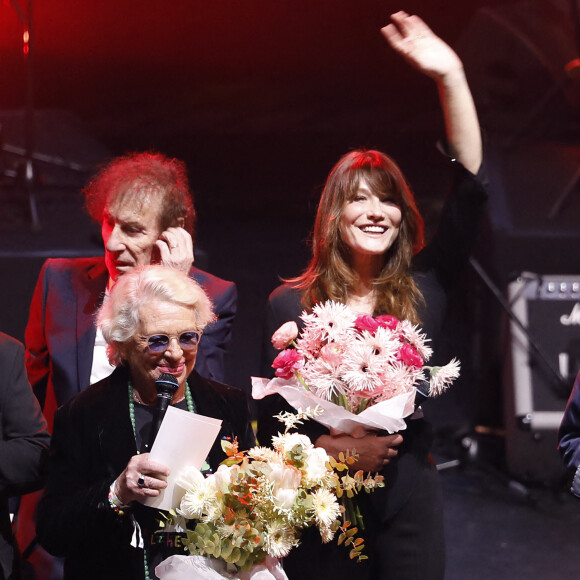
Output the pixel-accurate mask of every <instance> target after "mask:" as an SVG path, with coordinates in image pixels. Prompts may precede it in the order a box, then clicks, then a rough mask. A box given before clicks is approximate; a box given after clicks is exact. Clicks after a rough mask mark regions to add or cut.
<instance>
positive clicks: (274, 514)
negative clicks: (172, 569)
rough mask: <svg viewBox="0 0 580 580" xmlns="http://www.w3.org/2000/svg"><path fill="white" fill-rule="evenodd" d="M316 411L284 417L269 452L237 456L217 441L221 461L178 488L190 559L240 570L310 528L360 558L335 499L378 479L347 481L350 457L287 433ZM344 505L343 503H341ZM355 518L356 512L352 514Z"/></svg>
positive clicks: (233, 445)
mask: <svg viewBox="0 0 580 580" xmlns="http://www.w3.org/2000/svg"><path fill="white" fill-rule="evenodd" d="M319 413H320V410H319V409H307V410H306V411H301V410H299V411H298V412H297V413H282V414H280V415H279V416H278V418H279V419H280V420H281V421H282V422H284V423H285V425H286V430H285V432H284V433H283V434H279V435H278V436H277V437H274V438H273V447H274V448H273V449H269V448H265V447H254V448H252V449H250V450H248V451H239V450H238V447H237V441H234V442H229V441H223V442H222V447H223V449H224V451H225V453H226V455H227V458H226V460H225V461H224V462H222V465H220V467H219V468H218V470H217V471H216V473H214V474H211V475H209V476H208V477H204V476H203V475H202V474H201V473H200V472H199V471H198V470H197V469H190V470H189V471H188V472H187V473H186V474H184V475H183V476H182V477H181V478H180V480H179V481H178V484H179V485H180V486H181V487H183V488H184V489H185V490H186V493H185V495H184V497H183V500H182V502H181V505H180V507H179V509H178V510H177V514H178V515H179V516H181V517H184V518H185V519H186V520H189V525H188V528H189V529H188V530H187V539H186V540H185V542H184V543H185V544H186V546H187V548H188V550H189V553H190V554H192V555H201V556H208V557H213V558H219V559H222V560H224V561H225V562H227V563H229V564H233V565H235V566H236V567H237V568H238V569H240V570H242V571H247V570H249V569H250V568H252V566H254V565H256V564H260V563H261V562H263V561H264V560H265V559H266V557H267V556H268V555H270V556H272V557H274V558H283V557H284V556H286V555H287V554H288V553H289V552H290V550H291V549H292V548H293V547H295V546H298V544H299V542H300V534H301V532H302V530H304V529H306V528H309V527H312V526H316V527H317V528H318V530H319V532H320V535H321V539H322V541H323V542H329V541H330V540H332V539H333V538H334V536H335V534H336V533H337V532H339V537H338V542H339V544H344V545H345V546H347V547H349V548H350V557H351V558H355V559H357V560H362V559H364V558H365V556H364V555H363V553H362V550H363V548H364V541H363V540H362V538H359V537H357V533H358V528H357V526H353V525H351V523H350V522H351V521H357V520H356V519H352V518H350V519H349V517H350V514H348V515H349V517H347V513H346V512H345V508H344V507H343V506H341V505H340V501H339V499H340V498H344V499H347V500H348V499H349V498H353V497H354V495H355V494H356V493H358V492H360V491H362V490H365V491H367V492H369V491H372V490H373V489H375V488H377V487H382V486H383V485H384V483H383V478H382V476H380V475H376V476H374V477H371V476H370V474H367V475H366V476H365V475H364V473H363V472H362V471H358V472H356V473H354V474H353V475H351V474H350V468H351V467H352V465H353V464H354V463H355V461H356V454H355V453H347V454H341V455H340V456H339V457H338V458H337V459H335V458H332V457H329V456H328V455H327V454H326V452H325V451H324V449H321V448H318V447H314V445H313V444H312V443H311V441H310V440H309V439H308V437H306V436H305V435H301V434H299V433H291V432H290V429H292V428H294V427H295V426H296V425H297V424H300V422H302V420H304V419H307V418H312V417H315V416H317V414H319ZM347 505H348V502H347ZM353 517H354V518H357V514H356V513H353Z"/></svg>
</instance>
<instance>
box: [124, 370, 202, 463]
mask: <svg viewBox="0 0 580 580" xmlns="http://www.w3.org/2000/svg"><path fill="white" fill-rule="evenodd" d="M185 401H186V402H187V410H188V411H189V412H190V413H197V409H196V408H195V403H194V402H193V397H192V396H191V390H190V388H189V383H188V382H187V381H186V382H185ZM129 417H130V418H131V425H132V426H133V436H134V437H135V441H137V432H136V430H135V400H134V397H133V385H132V384H131V381H129ZM137 453H139V450H137Z"/></svg>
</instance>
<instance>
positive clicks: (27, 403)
mask: <svg viewBox="0 0 580 580" xmlns="http://www.w3.org/2000/svg"><path fill="white" fill-rule="evenodd" d="M0 349H1V359H2V360H1V363H0V364H1V368H2V377H0V380H1V381H2V384H1V389H0V426H1V429H2V439H1V440H0V492H1V493H2V494H3V495H17V494H21V493H28V492H31V491H35V490H36V489H39V488H40V487H41V486H42V483H43V477H44V471H43V468H44V465H45V459H46V455H47V451H48V446H49V444H50V435H49V434H48V431H47V428H46V421H45V420H44V417H43V416H42V412H41V410H40V406H39V404H38V402H37V400H36V398H35V397H34V394H33V393H32V389H31V388H30V383H29V382H28V379H27V377H26V371H25V367H24V347H23V346H22V345H21V344H20V343H18V342H17V341H15V340H12V339H10V338H8V337H6V336H4V335H1V336H0Z"/></svg>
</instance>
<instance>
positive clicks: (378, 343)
mask: <svg viewBox="0 0 580 580" xmlns="http://www.w3.org/2000/svg"><path fill="white" fill-rule="evenodd" d="M359 340H360V341H361V342H362V343H364V344H366V345H368V346H370V347H371V348H373V349H374V351H375V354H376V355H377V356H378V357H380V358H381V359H382V364H383V365H388V364H390V363H392V362H394V361H395V360H396V358H395V357H396V353H397V351H398V349H399V346H400V344H401V343H400V342H399V340H398V338H397V336H396V334H395V333H393V331H392V330H389V329H388V328H380V327H379V328H377V330H376V332H375V334H371V333H370V332H363V333H362V334H361V336H360V338H359Z"/></svg>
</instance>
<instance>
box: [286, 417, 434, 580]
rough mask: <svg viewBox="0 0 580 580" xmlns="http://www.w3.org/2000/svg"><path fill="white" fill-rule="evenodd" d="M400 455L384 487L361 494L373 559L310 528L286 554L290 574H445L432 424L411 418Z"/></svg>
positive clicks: (372, 578)
mask: <svg viewBox="0 0 580 580" xmlns="http://www.w3.org/2000/svg"><path fill="white" fill-rule="evenodd" d="M401 434H402V435H403V438H404V443H403V445H402V446H401V448H400V452H399V456H398V457H397V459H396V460H394V461H392V462H391V463H390V464H389V466H387V468H386V469H385V470H384V472H383V475H384V476H385V484H386V486H385V488H381V489H378V490H376V491H375V492H373V493H370V494H365V493H364V492H363V494H362V495H361V496H359V497H358V501H359V505H360V507H361V511H362V513H363V517H364V521H365V528H366V529H365V530H364V531H360V532H359V535H360V536H362V537H363V538H364V540H365V549H364V551H363V553H364V554H366V555H367V556H368V560H365V561H363V562H362V563H357V562H354V561H352V560H350V559H349V550H348V548H345V547H344V546H337V544H336V539H335V540H333V541H332V542H330V543H329V544H322V542H321V539H320V535H319V534H318V531H316V530H313V529H310V530H307V532H306V533H305V534H304V535H303V537H302V544H301V546H299V547H298V548H295V549H294V550H292V552H291V553H290V555H289V556H288V558H285V559H284V569H285V571H286V574H287V575H288V578H289V580H321V579H322V578H332V579H333V580H340V579H343V578H344V579H345V580H347V579H348V580H350V579H352V578H355V579H356V580H443V578H444V574H445V539H444V530H443V500H442V494H441V485H440V480H439V474H438V473H437V470H436V469H435V467H434V466H433V465H432V464H431V461H430V459H429V453H428V448H429V445H430V428H429V426H428V424H427V423H426V422H425V421H422V420H418V421H409V428H408V429H406V430H405V431H402V432H401Z"/></svg>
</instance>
